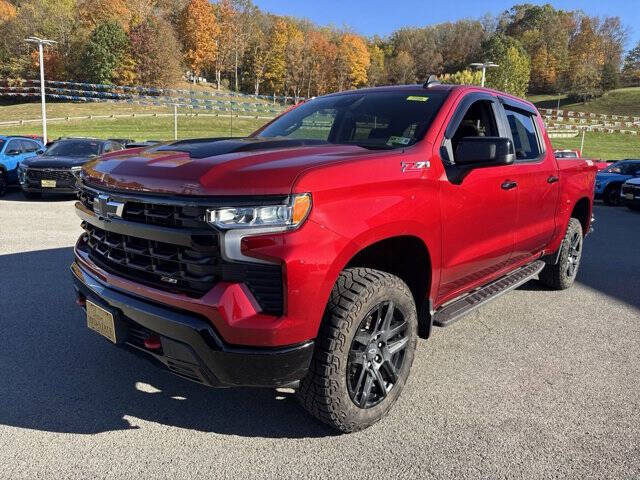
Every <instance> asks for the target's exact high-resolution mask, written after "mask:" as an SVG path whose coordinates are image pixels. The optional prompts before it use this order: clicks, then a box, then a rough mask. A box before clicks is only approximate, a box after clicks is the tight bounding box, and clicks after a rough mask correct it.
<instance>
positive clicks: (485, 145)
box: [454, 137, 516, 167]
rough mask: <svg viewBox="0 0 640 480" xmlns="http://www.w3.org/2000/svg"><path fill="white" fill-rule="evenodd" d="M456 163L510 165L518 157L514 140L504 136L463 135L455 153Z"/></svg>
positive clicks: (465, 164) (470, 165)
mask: <svg viewBox="0 0 640 480" xmlns="http://www.w3.org/2000/svg"><path fill="white" fill-rule="evenodd" d="M454 157H455V164H456V165H462V166H469V167H493V166H498V165H510V164H512V163H513V162H514V160H515V159H516V153H515V149H514V148H513V142H511V140H510V139H508V138H503V137H463V138H461V139H460V141H459V142H458V146H457V147H456V151H455V153H454Z"/></svg>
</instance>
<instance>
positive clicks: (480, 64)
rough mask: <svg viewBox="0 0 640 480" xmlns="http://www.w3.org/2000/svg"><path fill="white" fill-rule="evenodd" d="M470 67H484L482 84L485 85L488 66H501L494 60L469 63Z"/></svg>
mask: <svg viewBox="0 0 640 480" xmlns="http://www.w3.org/2000/svg"><path fill="white" fill-rule="evenodd" d="M469 66H470V67H476V68H482V86H483V87H484V81H485V77H486V72H487V68H493V67H499V66H500V65H498V64H497V63H493V62H482V63H478V62H476V63H472V64H471V65H469Z"/></svg>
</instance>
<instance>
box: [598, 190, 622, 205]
mask: <svg viewBox="0 0 640 480" xmlns="http://www.w3.org/2000/svg"><path fill="white" fill-rule="evenodd" d="M621 188H622V187H621V185H609V186H608V187H607V189H606V190H605V191H604V194H603V195H602V201H603V203H604V204H605V205H611V206H614V207H615V206H617V205H620V192H621Z"/></svg>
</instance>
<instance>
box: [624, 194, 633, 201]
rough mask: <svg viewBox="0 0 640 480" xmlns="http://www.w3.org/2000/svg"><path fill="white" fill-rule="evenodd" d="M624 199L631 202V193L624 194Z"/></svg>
mask: <svg viewBox="0 0 640 480" xmlns="http://www.w3.org/2000/svg"><path fill="white" fill-rule="evenodd" d="M624 198H626V199H627V200H633V193H625V194H624Z"/></svg>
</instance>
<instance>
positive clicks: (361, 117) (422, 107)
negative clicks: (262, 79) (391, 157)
mask: <svg viewBox="0 0 640 480" xmlns="http://www.w3.org/2000/svg"><path fill="white" fill-rule="evenodd" d="M447 94H448V92H429V91H427V90H424V91H419V92H418V93H412V92H375V93H371V92H368V93H360V94H359V93H352V94H345V95H334V96H329V97H320V98H315V99H312V100H310V101H308V102H306V103H304V104H302V105H300V106H299V107H297V108H295V109H293V110H291V111H290V112H288V113H285V114H284V115H283V116H282V117H280V118H278V119H277V120H275V121H274V122H273V123H272V124H271V125H268V126H267V127H266V128H265V129H264V130H262V131H261V132H259V133H258V134H257V135H256V136H257V137H260V138H274V137H279V138H288V139H305V140H320V141H325V142H327V143H334V144H350V145H358V146H361V147H364V148H371V149H378V148H380V149H393V148H403V147H407V146H409V145H413V144H414V143H416V142H418V141H419V140H421V139H422V137H424V135H425V133H426V132H427V129H428V128H429V126H430V125H431V122H432V121H433V118H434V117H435V115H436V113H438V110H439V109H440V107H441V106H442V103H443V102H444V100H445V98H446V96H447Z"/></svg>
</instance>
